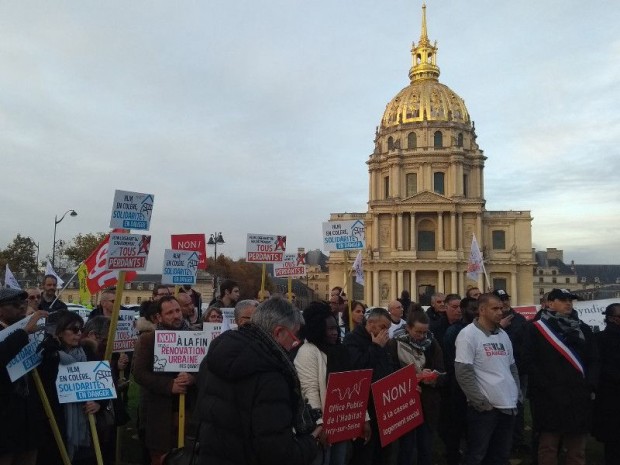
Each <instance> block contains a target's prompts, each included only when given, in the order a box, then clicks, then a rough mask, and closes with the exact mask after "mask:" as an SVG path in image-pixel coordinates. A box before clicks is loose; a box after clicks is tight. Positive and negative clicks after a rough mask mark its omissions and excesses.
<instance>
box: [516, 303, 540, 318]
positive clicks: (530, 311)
mask: <svg viewBox="0 0 620 465" xmlns="http://www.w3.org/2000/svg"><path fill="white" fill-rule="evenodd" d="M512 308H513V309H514V310H515V312H517V313H520V314H521V315H523V316H524V317H525V319H526V320H533V319H534V317H535V316H536V312H538V307H536V305H523V306H521V307H512Z"/></svg>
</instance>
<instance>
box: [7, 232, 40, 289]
mask: <svg viewBox="0 0 620 465" xmlns="http://www.w3.org/2000/svg"><path fill="white" fill-rule="evenodd" d="M36 252H37V243H36V242H35V241H34V240H32V239H31V238H30V237H25V236H22V235H21V234H18V235H17V236H16V237H15V238H14V239H13V241H12V242H11V243H10V244H9V245H7V246H6V248H5V249H3V250H0V269H1V270H2V271H1V272H2V273H3V274H4V270H5V267H6V265H7V264H8V265H9V268H10V269H11V271H12V272H13V274H14V275H15V277H16V278H17V280H18V281H20V284H22V285H23V286H26V285H33V284H32V283H36V282H37V274H38V271H39V270H38V266H37V258H36ZM24 281H27V282H28V283H26V282H24Z"/></svg>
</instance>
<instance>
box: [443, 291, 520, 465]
mask: <svg viewBox="0 0 620 465" xmlns="http://www.w3.org/2000/svg"><path fill="white" fill-rule="evenodd" d="M478 308H479V316H478V318H476V319H475V320H474V322H473V323H472V324H470V325H468V326H466V327H465V328H464V329H463V330H462V331H461V332H460V333H459V335H458V337H457V338H456V360H455V364H454V368H455V373H456V379H457V381H458V383H459V385H460V386H461V389H462V390H463V392H464V393H465V396H466V397H467V404H468V406H467V456H466V459H465V464H466V465H477V464H481V463H488V464H505V463H508V459H509V458H510V448H511V443H512V433H513V428H514V422H515V416H516V414H517V401H518V400H519V398H520V396H521V392H520V389H519V373H518V371H517V366H516V364H515V358H514V353H513V349H512V344H511V343H510V338H509V337H508V335H507V334H506V332H505V331H504V330H503V329H501V327H500V325H499V322H500V321H501V319H502V309H503V306H502V303H501V302H500V300H499V299H498V298H497V296H495V295H493V294H482V295H481V296H480V297H479V299H478Z"/></svg>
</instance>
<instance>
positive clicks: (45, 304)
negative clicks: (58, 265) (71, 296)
mask: <svg viewBox="0 0 620 465" xmlns="http://www.w3.org/2000/svg"><path fill="white" fill-rule="evenodd" d="M57 285H58V280H57V279H56V276H54V275H51V274H48V275H45V276H44V277H43V293H42V294H41V301H40V303H39V310H45V311H47V312H50V313H51V312H56V311H58V310H67V304H66V303H64V302H63V301H62V300H60V299H59V298H56V286H57Z"/></svg>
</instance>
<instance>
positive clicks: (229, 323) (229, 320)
mask: <svg viewBox="0 0 620 465" xmlns="http://www.w3.org/2000/svg"><path fill="white" fill-rule="evenodd" d="M220 310H221V311H222V316H223V317H224V320H223V322H222V331H228V330H229V329H234V328H236V327H237V324H236V323H235V309H234V307H222V308H220Z"/></svg>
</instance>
